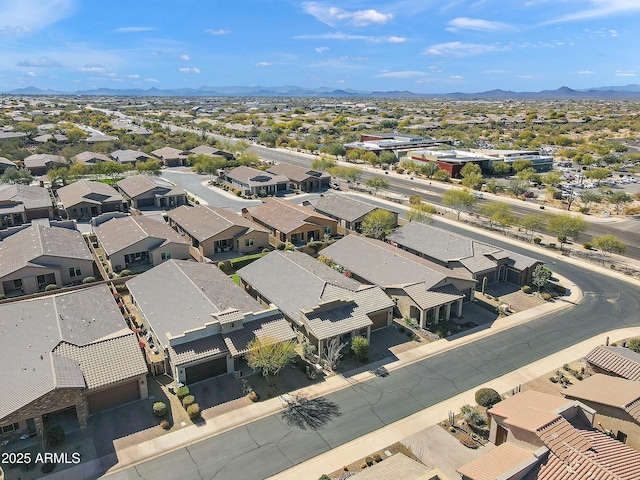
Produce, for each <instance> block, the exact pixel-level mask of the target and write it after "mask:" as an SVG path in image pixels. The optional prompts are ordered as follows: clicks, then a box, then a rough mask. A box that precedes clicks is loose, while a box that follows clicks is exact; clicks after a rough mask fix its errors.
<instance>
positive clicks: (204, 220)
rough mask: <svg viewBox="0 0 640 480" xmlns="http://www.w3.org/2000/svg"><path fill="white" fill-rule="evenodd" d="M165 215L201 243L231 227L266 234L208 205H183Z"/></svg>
mask: <svg viewBox="0 0 640 480" xmlns="http://www.w3.org/2000/svg"><path fill="white" fill-rule="evenodd" d="M167 215H168V216H169V218H170V219H171V220H173V221H174V222H175V223H177V224H178V225H180V227H181V228H182V229H183V230H184V231H185V232H187V233H188V234H189V235H191V236H192V237H193V238H195V239H196V240H198V241H199V242H203V241H205V240H207V239H209V238H211V237H214V236H216V235H218V234H220V233H222V232H224V231H225V230H229V229H230V228H233V227H240V228H241V229H244V231H245V232H251V231H254V230H255V231H259V232H267V230H266V229H265V228H263V227H261V226H260V225H258V224H256V223H253V222H252V221H250V220H247V219H246V218H244V217H243V216H242V215H238V214H237V213H235V212H233V211H231V210H229V209H227V208H219V207H212V206H209V205H196V206H195V207H188V206H186V205H183V206H181V207H178V208H174V209H173V210H170V211H169V212H168V213H167Z"/></svg>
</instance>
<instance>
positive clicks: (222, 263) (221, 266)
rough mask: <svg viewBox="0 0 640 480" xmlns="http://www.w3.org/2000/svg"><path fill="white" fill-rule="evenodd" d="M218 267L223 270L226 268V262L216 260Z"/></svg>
mask: <svg viewBox="0 0 640 480" xmlns="http://www.w3.org/2000/svg"><path fill="white" fill-rule="evenodd" d="M218 268H219V269H220V270H222V271H223V272H224V271H225V270H226V269H227V264H226V263H224V262H218Z"/></svg>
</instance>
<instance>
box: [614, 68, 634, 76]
mask: <svg viewBox="0 0 640 480" xmlns="http://www.w3.org/2000/svg"><path fill="white" fill-rule="evenodd" d="M635 76H636V72H634V71H633V70H616V77H635Z"/></svg>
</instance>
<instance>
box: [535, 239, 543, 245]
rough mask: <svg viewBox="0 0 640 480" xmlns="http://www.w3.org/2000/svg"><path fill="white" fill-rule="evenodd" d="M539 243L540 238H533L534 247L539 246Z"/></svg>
mask: <svg viewBox="0 0 640 480" xmlns="http://www.w3.org/2000/svg"><path fill="white" fill-rule="evenodd" d="M541 242H542V239H541V238H540V237H533V243H535V244H536V245H540V243H541Z"/></svg>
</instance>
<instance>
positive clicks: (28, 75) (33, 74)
mask: <svg viewBox="0 0 640 480" xmlns="http://www.w3.org/2000/svg"><path fill="white" fill-rule="evenodd" d="M26 75H27V77H37V75H36V72H27V74H26Z"/></svg>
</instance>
